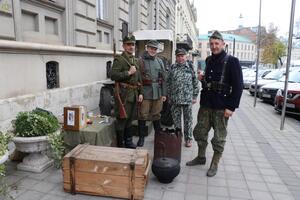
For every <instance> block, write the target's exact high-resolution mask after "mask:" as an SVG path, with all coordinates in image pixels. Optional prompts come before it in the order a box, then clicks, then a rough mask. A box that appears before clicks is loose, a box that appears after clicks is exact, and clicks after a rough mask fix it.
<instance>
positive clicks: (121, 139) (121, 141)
mask: <svg viewBox="0 0 300 200" xmlns="http://www.w3.org/2000/svg"><path fill="white" fill-rule="evenodd" d="M116 135H117V146H118V147H120V148H124V147H125V145H124V132H123V131H116Z"/></svg>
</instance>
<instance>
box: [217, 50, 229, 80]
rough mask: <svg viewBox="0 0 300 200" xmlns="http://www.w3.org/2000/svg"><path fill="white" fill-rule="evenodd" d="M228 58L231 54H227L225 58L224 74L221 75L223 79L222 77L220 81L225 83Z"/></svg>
mask: <svg viewBox="0 0 300 200" xmlns="http://www.w3.org/2000/svg"><path fill="white" fill-rule="evenodd" d="M228 59H229V55H228V54H226V55H225V57H224V59H223V69H222V75H221V79H220V82H219V83H223V82H224V78H225V71H226V68H227V67H226V66H227V62H228Z"/></svg>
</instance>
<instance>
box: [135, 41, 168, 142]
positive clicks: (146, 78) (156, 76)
mask: <svg viewBox="0 0 300 200" xmlns="http://www.w3.org/2000/svg"><path fill="white" fill-rule="evenodd" d="M158 46H159V43H158V41H156V40H150V41H148V42H147V45H146V51H145V52H144V53H143V55H142V57H141V58H140V60H139V63H140V71H141V76H142V83H143V88H142V90H143V102H142V103H141V105H140V110H139V121H138V130H139V140H138V143H137V146H140V147H141V146H143V145H144V137H145V131H146V120H150V121H152V122H153V127H154V131H155V133H158V132H159V131H160V112H161V109H162V104H163V101H165V100H166V93H167V91H166V84H165V80H164V79H165V78H164V77H165V69H164V64H163V62H162V60H161V59H160V58H158V57H157V56H156V55H157V49H158Z"/></svg>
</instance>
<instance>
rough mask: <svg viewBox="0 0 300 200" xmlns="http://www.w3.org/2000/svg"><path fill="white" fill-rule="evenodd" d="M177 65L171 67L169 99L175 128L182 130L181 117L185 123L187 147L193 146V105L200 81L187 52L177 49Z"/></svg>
mask: <svg viewBox="0 0 300 200" xmlns="http://www.w3.org/2000/svg"><path fill="white" fill-rule="evenodd" d="M175 54H176V63H175V64H173V65H172V66H171V69H170V71H169V73H168V77H167V87H168V97H169V100H170V103H171V113H172V117H173V121H174V126H175V128H176V129H177V130H178V129H180V130H181V129H182V128H181V115H182V113H183V121H184V139H185V146H186V147H191V146H192V139H193V138H192V123H193V117H192V105H193V104H194V103H196V101H197V96H198V94H199V81H198V79H197V77H196V74H195V71H194V67H193V65H191V64H189V63H188V62H187V57H186V54H187V52H186V50H185V49H177V50H176V51H175Z"/></svg>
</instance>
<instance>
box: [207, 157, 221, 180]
mask: <svg viewBox="0 0 300 200" xmlns="http://www.w3.org/2000/svg"><path fill="white" fill-rule="evenodd" d="M221 156H222V154H221V153H217V152H214V155H213V158H212V160H211V164H210V167H209V169H208V171H207V174H206V175H207V176H208V177H213V176H215V175H216V174H217V171H218V164H219V161H220V158H221Z"/></svg>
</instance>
